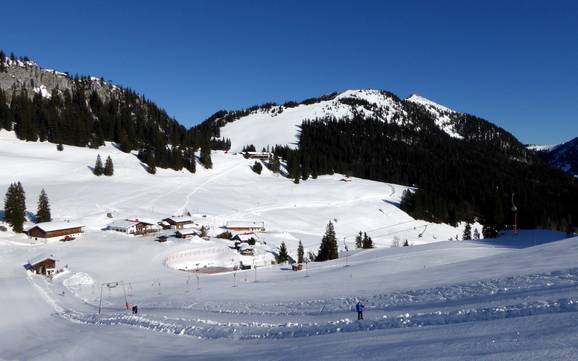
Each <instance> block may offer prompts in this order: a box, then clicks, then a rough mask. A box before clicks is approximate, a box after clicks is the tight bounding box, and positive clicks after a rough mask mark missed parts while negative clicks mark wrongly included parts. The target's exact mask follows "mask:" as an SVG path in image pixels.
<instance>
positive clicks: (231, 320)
mask: <svg viewBox="0 0 578 361" xmlns="http://www.w3.org/2000/svg"><path fill="white" fill-rule="evenodd" d="M97 154H100V155H101V157H103V156H105V157H106V156H108V155H110V156H111V158H112V159H113V162H114V165H115V175H114V176H112V177H96V176H94V175H92V173H91V171H90V169H89V166H92V165H93V164H94V161H95V159H96V155H97ZM213 163H214V169H212V170H206V169H202V167H200V166H199V167H197V169H198V173H197V174H194V175H191V174H190V173H188V172H186V171H183V172H175V171H169V170H162V169H159V170H158V172H157V175H154V176H153V175H150V174H148V173H147V172H146V170H145V169H144V168H143V167H142V166H141V165H140V163H139V162H138V160H137V159H136V158H135V156H134V155H131V154H125V153H122V152H120V151H119V150H117V149H116V148H115V147H114V146H112V145H110V144H107V145H106V146H105V147H101V148H100V149H98V150H95V149H87V148H75V147H70V146H65V147H64V151H62V152H58V151H57V150H56V146H55V145H54V144H49V143H30V142H28V143H26V142H21V141H18V140H16V139H15V138H14V135H13V133H8V132H1V133H0V164H1V165H2V171H1V172H0V192H1V193H4V192H5V191H6V188H7V187H8V185H9V184H10V183H11V182H14V181H21V182H22V184H23V186H24V189H25V190H26V197H27V207H28V209H29V210H34V209H35V206H36V204H35V203H36V200H37V198H38V194H39V193H40V190H41V189H42V188H44V189H45V190H46V192H47V194H48V196H49V199H50V202H51V208H52V214H53V217H54V218H55V220H56V221H59V220H63V219H73V220H76V221H78V222H81V223H83V224H85V225H86V232H85V233H84V234H83V235H82V236H80V237H78V238H77V239H76V240H74V241H71V242H56V243H48V244H44V243H41V242H35V241H33V240H30V239H28V238H27V237H26V236H24V235H17V234H14V233H12V232H11V231H7V232H0V259H1V260H2V262H0V288H1V289H2V292H0V305H1V306H2V307H1V308H0V319H1V320H2V321H1V322H0V335H2V337H0V359H6V360H104V359H107V360H120V359H135V360H137V359H138V360H177V359H178V360H189V359H190V360H193V359H194V360H230V359H235V358H239V357H243V358H246V359H249V360H294V359H304V360H328V359H331V360H357V359H365V360H426V359H427V360H506V359H507V360H531V359H536V360H538V359H540V360H576V359H577V358H578V346H577V344H576V342H575V340H576V337H578V287H577V286H578V268H576V267H577V266H576V259H577V257H578V238H567V236H566V235H565V234H563V233H558V232H549V231H539V230H522V231H520V233H519V234H517V235H514V234H510V233H505V234H504V235H503V236H502V237H500V238H498V239H496V240H485V241H447V240H448V239H449V238H454V237H455V236H456V235H461V233H462V229H463V225H462V226H461V227H458V228H454V227H451V226H448V225H443V224H431V223H427V222H423V221H419V220H415V219H413V218H411V217H410V216H408V215H407V214H405V213H404V212H402V211H400V210H399V208H398V207H397V203H398V202H399V198H400V196H401V194H402V192H403V191H404V190H405V189H407V187H404V186H400V185H393V184H385V183H379V182H371V181H366V180H362V179H356V178H353V180H352V181H351V182H342V181H340V179H341V176H339V175H334V176H324V177H319V178H318V179H316V180H308V181H305V182H302V183H301V184H299V185H295V184H293V183H292V182H291V181H290V180H287V179H285V178H283V177H280V176H277V175H275V174H272V173H270V172H268V171H267V170H264V172H263V174H262V175H256V174H255V173H253V172H252V171H251V170H250V168H249V167H250V165H251V163H252V161H250V160H246V159H244V158H243V157H242V156H239V155H232V154H226V153H224V152H214V153H213ZM187 212H189V213H191V214H192V216H193V217H194V218H197V217H198V218H201V219H203V220H206V224H207V225H209V226H210V229H209V234H211V235H215V234H216V233H218V232H221V231H222V230H223V229H222V228H220V227H221V226H223V225H224V224H225V223H226V221H227V220H235V219H259V220H263V221H264V222H265V226H266V228H267V232H265V233H260V234H259V241H258V242H257V244H256V245H255V246H254V249H255V252H256V256H255V257H251V256H241V255H239V254H238V253H237V252H236V251H235V250H233V249H232V248H231V245H232V242H230V241H227V240H221V239H217V238H210V239H209V240H204V239H201V238H198V237H193V239H190V240H179V239H176V238H174V237H169V239H168V241H166V242H163V243H159V242H155V238H156V235H154V236H147V237H123V236H122V235H121V234H119V233H116V232H105V231H101V228H102V227H103V226H104V225H106V224H108V223H110V222H111V219H110V218H108V217H107V216H106V214H107V213H110V214H111V215H113V217H114V219H112V220H115V219H126V218H129V219H132V218H139V219H141V218H144V217H146V218H150V219H158V220H160V219H162V218H166V217H168V216H170V215H179V214H185V213H187ZM203 216H204V217H203ZM330 219H332V220H333V221H334V223H335V228H336V232H337V236H338V239H339V248H340V258H339V259H337V260H333V261H329V262H320V263H315V262H312V263H308V264H307V265H306V267H305V269H304V270H302V271H299V272H294V271H291V270H290V266H289V265H287V264H279V265H277V264H275V265H272V264H271V262H270V261H271V260H272V259H273V254H272V252H274V251H276V249H277V247H278V246H279V245H280V243H281V241H284V242H285V243H286V244H287V248H288V250H289V253H290V255H291V256H292V257H296V249H297V244H298V242H299V240H302V241H303V244H304V246H305V248H306V253H307V252H308V251H309V250H311V251H316V250H317V249H318V247H319V242H320V239H321V235H322V233H323V231H324V228H325V225H326V224H327V222H328V220H330ZM474 227H479V225H475V226H474ZM359 230H363V231H368V233H369V234H370V235H371V236H372V237H373V239H374V241H375V243H376V244H377V248H375V249H371V250H355V249H354V235H355V234H356V233H357V232H358V231H359ZM163 232H167V233H166V234H167V235H169V236H171V234H172V232H174V231H163ZM420 235H421V236H420ZM396 238H397V239H399V240H401V241H403V240H405V239H408V241H409V242H410V243H411V244H413V245H412V246H411V247H395V248H390V245H391V243H392V241H393V240H394V239H396ZM345 244H347V245H348V248H349V252H348V253H347V254H346V253H345V247H344V245H345ZM39 254H52V255H54V257H55V258H56V260H57V269H59V270H61V272H60V273H58V274H57V275H56V276H55V277H54V278H53V279H52V280H48V279H46V278H44V277H42V276H39V275H33V274H31V273H29V272H27V271H26V270H25V269H24V267H23V266H24V265H25V263H26V262H27V260H28V259H32V258H34V257H35V256H37V255H39ZM239 261H242V262H243V263H244V264H246V265H253V264H256V265H257V269H256V271H255V270H254V269H250V270H245V271H237V272H233V271H230V270H228V269H227V267H229V266H230V265H232V264H233V263H237V262H239ZM253 262H254V263H253ZM219 267H221V268H224V271H225V272H221V273H213V274H211V273H206V272H205V271H208V270H210V269H211V268H219ZM178 269H186V270H188V271H179V270H178ZM197 269H199V270H200V271H201V272H199V273H196V272H195V271H196V270H197ZM101 294H102V299H101ZM357 300H361V301H362V302H364V303H365V305H366V312H365V320H364V321H357V320H356V319H355V317H356V315H355V313H354V312H353V307H354V305H355V303H356V302H357ZM99 304H100V306H101V313H100V314H98V309H99ZM126 304H128V305H138V307H139V313H138V314H137V315H132V314H131V313H130V312H128V311H127V310H126V308H125V306H126Z"/></svg>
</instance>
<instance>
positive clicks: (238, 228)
mask: <svg viewBox="0 0 578 361" xmlns="http://www.w3.org/2000/svg"><path fill="white" fill-rule="evenodd" d="M225 228H226V229H227V230H228V231H230V232H242V233H250V232H265V222H256V221H229V222H227V224H226V225H225Z"/></svg>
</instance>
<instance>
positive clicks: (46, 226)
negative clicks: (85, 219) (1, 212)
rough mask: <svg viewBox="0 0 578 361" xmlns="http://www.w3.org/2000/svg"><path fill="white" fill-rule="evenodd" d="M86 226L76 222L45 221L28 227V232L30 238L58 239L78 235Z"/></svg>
mask: <svg viewBox="0 0 578 361" xmlns="http://www.w3.org/2000/svg"><path fill="white" fill-rule="evenodd" d="M83 227H84V226H83V225H81V224H79V223H74V222H43V223H38V224H35V225H34V226H32V227H30V228H28V230H27V231H26V234H27V235H28V237H30V238H34V239H35V240H37V239H38V238H41V239H45V240H58V239H64V238H65V237H67V236H68V237H76V236H79V235H80V234H81V233H82V228H83Z"/></svg>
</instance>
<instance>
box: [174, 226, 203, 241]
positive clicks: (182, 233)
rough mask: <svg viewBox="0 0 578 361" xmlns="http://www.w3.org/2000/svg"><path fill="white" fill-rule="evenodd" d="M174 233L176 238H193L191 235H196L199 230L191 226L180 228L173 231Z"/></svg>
mask: <svg viewBox="0 0 578 361" xmlns="http://www.w3.org/2000/svg"><path fill="white" fill-rule="evenodd" d="M175 235H176V236H177V238H183V239H190V238H193V236H198V235H199V231H198V230H196V229H191V228H188V229H180V230H178V231H177V232H176V233H175Z"/></svg>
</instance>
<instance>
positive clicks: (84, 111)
mask: <svg viewBox="0 0 578 361" xmlns="http://www.w3.org/2000/svg"><path fill="white" fill-rule="evenodd" d="M0 129H6V130H14V131H15V132H16V135H17V137H18V138H19V139H21V140H26V141H36V140H40V141H49V142H51V143H57V144H67V145H75V146H81V147H92V148H97V147H100V146H102V145H104V142H105V141H111V142H115V143H116V144H117V145H118V146H119V147H120V149H121V150H123V151H125V152H130V151H131V150H137V151H138V152H139V158H140V159H141V160H142V161H144V162H147V164H155V165H156V166H159V167H163V168H167V167H170V168H173V169H177V170H178V169H181V168H183V167H186V168H188V169H189V170H191V171H192V172H194V169H195V167H194V164H195V162H194V156H193V154H194V152H195V151H196V150H197V149H198V148H205V149H207V148H208V147H209V146H210V145H211V144H210V143H211V142H210V139H209V138H208V137H205V136H204V135H203V134H201V133H200V132H199V131H198V130H196V129H187V128H185V127H183V126H182V125H181V124H179V123H178V122H177V121H176V120H175V119H174V118H172V117H170V116H169V115H168V114H167V113H166V112H165V111H164V110H163V109H161V108H160V107H158V106H157V105H156V104H155V103H154V102H152V101H150V100H148V99H146V98H145V97H144V96H143V95H140V94H138V93H136V92H135V91H133V90H131V89H128V88H124V87H119V86H116V85H114V84H112V83H110V82H107V81H105V80H104V79H102V78H96V77H91V76H78V75H75V76H71V75H70V74H69V73H63V72H58V71H55V70H51V69H44V68H42V67H41V66H39V65H38V64H36V63H34V62H33V61H31V60H30V59H28V58H27V57H20V58H17V57H16V56H14V55H12V54H11V55H10V56H6V55H5V54H4V53H3V52H2V51H0ZM212 145H213V146H214V147H215V148H218V147H219V146H222V145H221V144H220V143H219V142H213V144H212Z"/></svg>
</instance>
